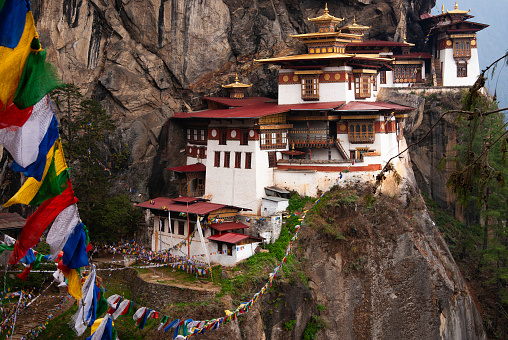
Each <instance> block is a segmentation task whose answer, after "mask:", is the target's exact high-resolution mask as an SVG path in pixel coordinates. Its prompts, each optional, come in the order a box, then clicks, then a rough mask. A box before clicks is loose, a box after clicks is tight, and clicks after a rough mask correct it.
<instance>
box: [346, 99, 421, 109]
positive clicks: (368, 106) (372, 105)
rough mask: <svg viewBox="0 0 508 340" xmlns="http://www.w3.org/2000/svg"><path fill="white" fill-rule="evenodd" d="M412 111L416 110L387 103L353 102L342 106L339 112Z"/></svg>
mask: <svg viewBox="0 0 508 340" xmlns="http://www.w3.org/2000/svg"><path fill="white" fill-rule="evenodd" d="M386 110H393V111H411V110H414V108H412V107H409V106H402V105H397V104H392V103H385V102H360V101H352V102H349V103H347V104H346V105H344V106H341V107H340V108H338V109H337V111H386Z"/></svg>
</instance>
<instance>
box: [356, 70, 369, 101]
mask: <svg viewBox="0 0 508 340" xmlns="http://www.w3.org/2000/svg"><path fill="white" fill-rule="evenodd" d="M369 97H370V75H366V74H361V75H357V76H356V77H355V98H357V99H358V98H369Z"/></svg>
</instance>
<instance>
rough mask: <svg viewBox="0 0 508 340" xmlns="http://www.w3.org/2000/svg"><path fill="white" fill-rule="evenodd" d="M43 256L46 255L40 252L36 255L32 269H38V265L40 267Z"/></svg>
mask: <svg viewBox="0 0 508 340" xmlns="http://www.w3.org/2000/svg"><path fill="white" fill-rule="evenodd" d="M43 257H44V255H42V254H41V253H39V252H38V253H37V255H35V261H34V263H33V266H32V269H37V267H39V265H40V264H41V261H42V258H43Z"/></svg>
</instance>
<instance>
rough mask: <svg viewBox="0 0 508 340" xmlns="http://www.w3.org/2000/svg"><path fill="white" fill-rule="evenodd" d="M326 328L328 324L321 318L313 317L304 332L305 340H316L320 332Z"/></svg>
mask: <svg viewBox="0 0 508 340" xmlns="http://www.w3.org/2000/svg"><path fill="white" fill-rule="evenodd" d="M326 327H327V324H326V322H325V321H324V320H323V319H322V318H321V317H319V316H317V315H312V318H311V319H310V321H309V323H308V324H307V326H305V330H304V331H303V340H315V339H316V338H317V334H318V332H319V331H320V330H321V329H323V328H326Z"/></svg>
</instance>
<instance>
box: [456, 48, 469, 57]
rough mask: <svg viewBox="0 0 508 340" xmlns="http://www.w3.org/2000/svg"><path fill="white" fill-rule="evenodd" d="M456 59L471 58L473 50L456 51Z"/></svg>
mask: <svg viewBox="0 0 508 340" xmlns="http://www.w3.org/2000/svg"><path fill="white" fill-rule="evenodd" d="M453 57H454V58H471V50H454V51H453Z"/></svg>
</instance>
